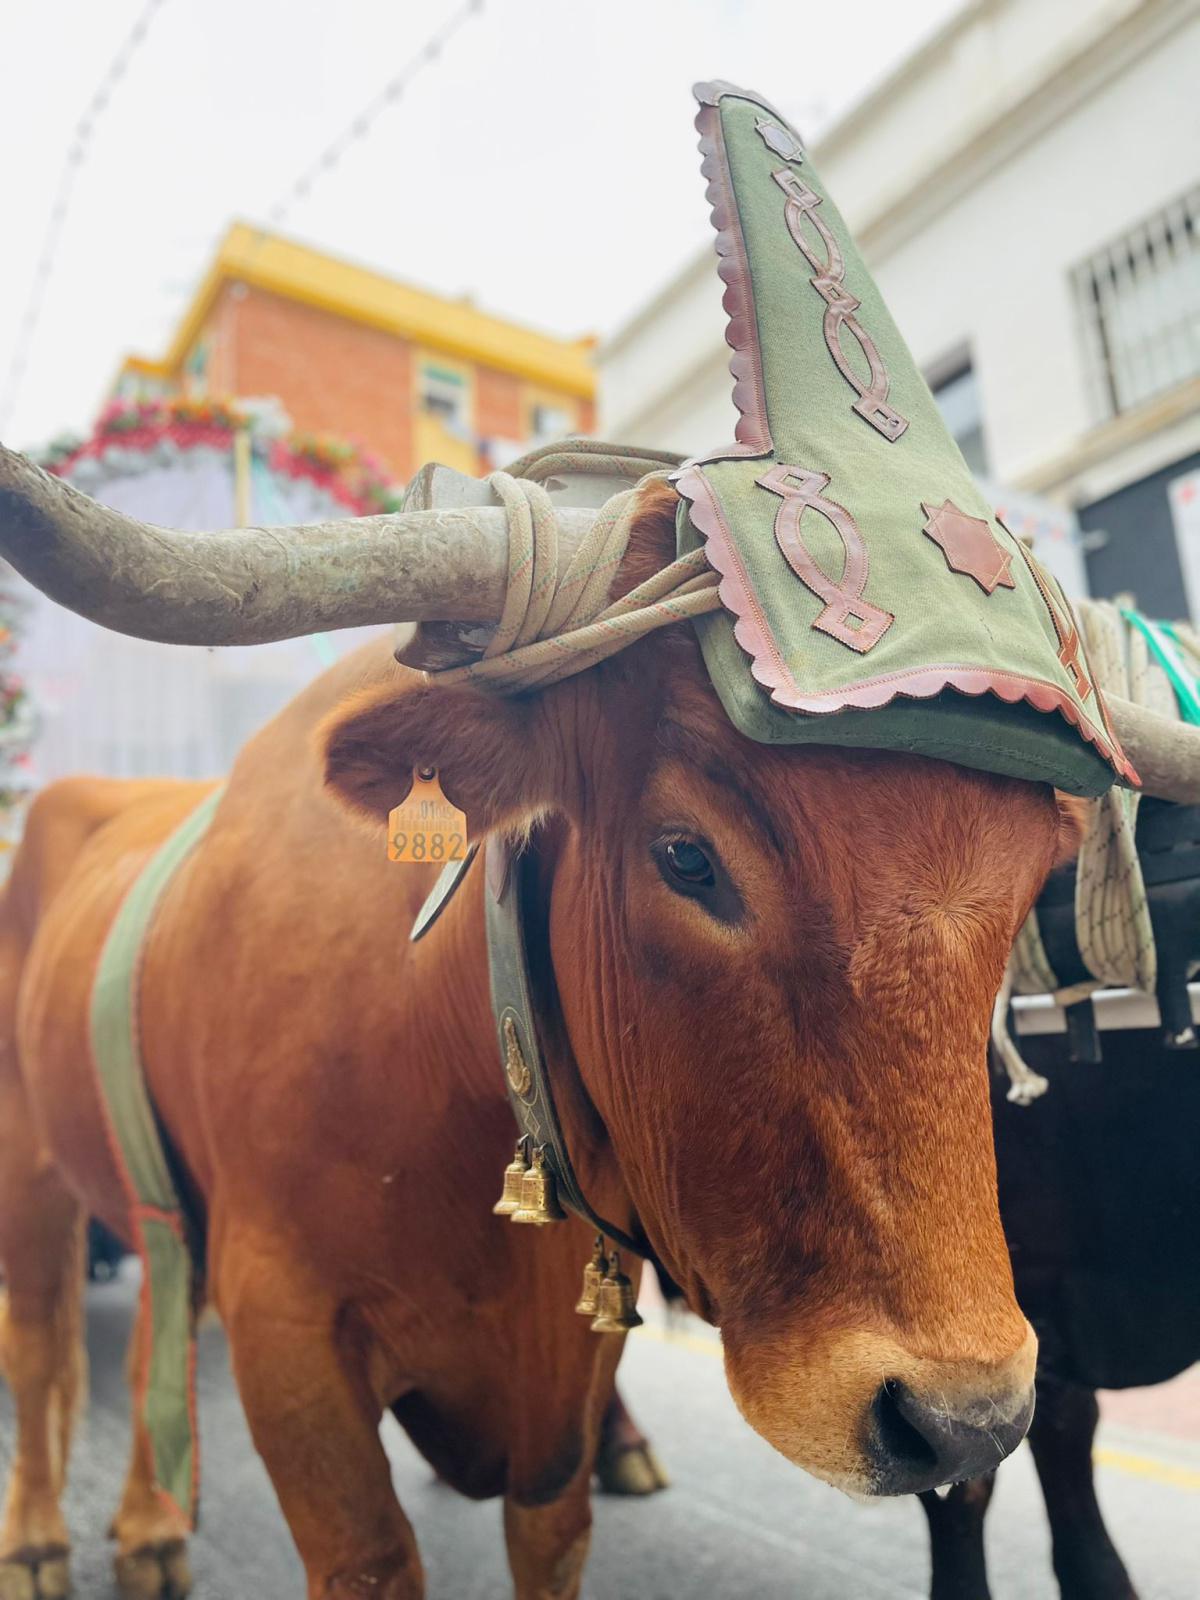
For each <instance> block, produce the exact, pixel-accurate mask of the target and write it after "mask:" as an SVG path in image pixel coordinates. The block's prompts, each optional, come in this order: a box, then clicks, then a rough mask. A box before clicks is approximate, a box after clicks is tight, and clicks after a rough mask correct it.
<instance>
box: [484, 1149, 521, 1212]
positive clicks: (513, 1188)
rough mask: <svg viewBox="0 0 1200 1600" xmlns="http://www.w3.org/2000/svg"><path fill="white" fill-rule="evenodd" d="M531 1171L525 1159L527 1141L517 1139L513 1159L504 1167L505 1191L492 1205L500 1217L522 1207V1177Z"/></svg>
mask: <svg viewBox="0 0 1200 1600" xmlns="http://www.w3.org/2000/svg"><path fill="white" fill-rule="evenodd" d="M528 1171H529V1163H528V1161H526V1159H525V1141H524V1139H518V1140H517V1148H516V1151H515V1153H514V1155H513V1158H512V1160H511V1161H510V1162H509V1163H508V1165H507V1166H506V1167H505V1169H504V1192H503V1193H502V1194H501V1196H500V1198H499V1200H497V1201H496V1204H495V1205H494V1206H493V1207H492V1211H493V1212H494V1214H495V1215H496V1216H498V1217H511V1216H512V1215H513V1213H514V1212H515V1211H519V1210H520V1209H521V1179H522V1178H523V1177H524V1176H525V1174H526V1173H527V1172H528Z"/></svg>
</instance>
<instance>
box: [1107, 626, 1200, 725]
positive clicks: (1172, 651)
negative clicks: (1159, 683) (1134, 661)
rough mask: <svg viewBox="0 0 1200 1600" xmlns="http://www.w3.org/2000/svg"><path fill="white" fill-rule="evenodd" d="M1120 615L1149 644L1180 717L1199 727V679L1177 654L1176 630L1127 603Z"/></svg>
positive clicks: (1178, 652) (1178, 645)
mask: <svg viewBox="0 0 1200 1600" xmlns="http://www.w3.org/2000/svg"><path fill="white" fill-rule="evenodd" d="M1121 615H1122V616H1123V617H1124V618H1125V621H1126V622H1128V623H1129V624H1130V626H1131V627H1134V628H1136V629H1137V630H1138V632H1139V633H1140V634H1141V635H1142V637H1143V639H1145V641H1146V643H1147V645H1148V646H1149V647H1150V654H1151V655H1152V656H1153V657H1154V659H1155V660H1156V661H1157V662H1158V664H1159V666H1160V667H1161V668H1162V669H1163V671H1164V672H1165V673H1166V675H1167V678H1168V680H1169V681H1170V684H1171V688H1172V689H1173V690H1174V691H1175V698H1176V700H1177V701H1178V702H1179V714H1180V716H1181V717H1182V718H1183V720H1184V721H1185V722H1191V723H1193V724H1195V725H1196V726H1197V727H1200V682H1198V681H1197V679H1196V676H1195V674H1194V673H1191V672H1189V671H1188V669H1187V667H1186V666H1185V665H1184V662H1183V657H1182V655H1181V654H1180V650H1181V648H1182V646H1181V642H1180V639H1179V635H1178V634H1177V633H1176V632H1175V629H1174V628H1173V627H1172V626H1171V624H1170V623H1169V622H1151V620H1150V618H1149V617H1144V616H1142V614H1141V612H1140V611H1134V610H1133V609H1132V608H1129V607H1126V606H1122V607H1121Z"/></svg>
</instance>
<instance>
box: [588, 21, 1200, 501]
mask: <svg viewBox="0 0 1200 1600" xmlns="http://www.w3.org/2000/svg"><path fill="white" fill-rule="evenodd" d="M1198 83H1200V8H1197V6H1196V5H1195V3H1194V0H1070V3H1067V0H983V3H976V4H973V5H969V6H967V7H966V8H965V9H964V11H963V12H962V13H960V14H959V16H958V17H957V18H956V19H952V21H951V22H950V23H949V24H948V25H947V27H946V28H945V29H943V30H942V33H941V34H940V35H939V36H938V37H936V38H935V39H934V40H933V41H931V43H930V44H929V45H928V46H927V47H926V48H925V49H924V50H923V51H921V52H919V53H918V55H917V56H915V57H914V58H913V59H912V60H911V61H910V62H908V63H907V64H906V65H905V66H903V67H902V68H901V69H900V70H899V72H898V73H897V74H895V75H894V77H893V78H892V79H891V80H889V81H888V82H886V83H884V84H883V85H881V87H880V88H879V89H878V90H877V91H876V92H875V93H874V94H873V95H872V96H871V97H870V98H869V99H868V100H867V101H865V102H864V103H863V104H862V105H861V106H860V107H858V108H857V109H856V110H855V111H853V112H851V113H850V115H849V116H848V117H847V118H846V119H845V120H844V121H843V122H842V123H841V124H839V126H838V127H836V128H834V129H833V130H832V131H831V132H830V134H829V135H828V136H827V138H826V139H825V140H824V141H823V142H822V143H821V144H819V145H818V146H817V147H816V148H815V149H814V160H815V161H816V164H817V166H818V167H819V169H820V171H821V175H822V177H823V179H824V180H825V182H826V183H827V184H828V186H829V188H830V190H831V192H832V193H833V194H834V196H835V198H836V199H837V202H838V205H839V207H840V208H841V210H842V211H843V213H844V214H845V216H846V218H847V221H848V223H849V225H850V227H851V228H852V229H853V230H854V232H855V234H856V237H857V238H858V240H859V243H860V245H861V246H862V248H863V250H864V253H865V254H866V256H867V259H868V261H869V263H870V265H871V267H872V270H873V271H874V273H875V275H876V278H877V280H878V282H879V285H880V288H881V290H882V291H883V294H884V296H885V297H886V299H887V301H888V304H889V306H890V307H891V310H892V312H893V314H894V315H895V317H896V320H897V322H898V323H899V325H900V327H901V329H902V330H903V332H904V333H905V335H906V337H907V338H908V340H909V343H910V345H911V347H912V349H913V353H914V355H915V356H916V359H917V361H918V363H919V364H920V365H921V366H922V367H923V368H925V369H926V370H928V369H929V368H930V367H931V366H933V365H935V364H936V363H937V362H939V361H940V360H942V359H943V358H944V357H945V356H947V354H949V353H951V352H954V351H956V350H958V349H961V348H964V347H965V348H967V349H969V350H970V353H971V357H972V360H973V362H974V365H975V368H976V372H977V374H978V377H979V381H980V384H981V389H982V399H983V411H984V422H985V429H986V436H987V447H988V453H989V457H990V465H991V475H992V476H993V477H994V478H996V479H999V480H1001V481H1005V482H1009V483H1012V484H1016V485H1021V484H1032V485H1034V486H1036V487H1038V488H1046V489H1050V490H1055V489H1058V490H1059V491H1060V492H1061V493H1062V495H1063V497H1064V498H1069V499H1074V500H1075V501H1076V502H1078V501H1079V500H1081V499H1082V498H1084V497H1083V496H1082V495H1081V494H1080V493H1079V492H1078V488H1079V486H1078V485H1074V486H1072V485H1069V484H1067V483H1066V482H1065V479H1066V477H1067V476H1068V475H1069V473H1068V469H1067V468H1064V469H1063V471H1062V473H1060V474H1059V476H1060V478H1061V479H1063V482H1062V483H1061V484H1056V483H1055V482H1054V481H1053V479H1054V469H1052V468H1051V466H1050V464H1051V463H1054V462H1055V461H1061V460H1063V459H1069V457H1070V454H1071V452H1072V451H1073V450H1075V449H1076V447H1077V446H1078V444H1079V442H1080V441H1081V440H1082V439H1083V438H1084V437H1085V436H1086V435H1087V434H1088V433H1089V431H1090V430H1091V429H1092V427H1093V425H1094V423H1095V422H1096V421H1097V420H1098V418H1097V415H1096V408H1095V400H1094V397H1093V396H1092V395H1091V394H1090V393H1089V388H1088V381H1087V374H1086V364H1085V359H1084V348H1083V340H1082V337H1081V333H1080V330H1079V328H1078V326H1077V322H1076V313H1075V307H1074V304H1073V299H1072V292H1071V284H1070V277H1069V274H1070V271H1071V269H1072V268H1073V267H1074V266H1076V265H1077V264H1078V263H1080V262H1081V261H1082V260H1084V259H1085V258H1086V257H1087V256H1089V255H1090V254H1091V253H1092V252H1093V251H1094V250H1096V249H1097V248H1100V247H1102V246H1103V245H1105V244H1106V243H1107V242H1108V241H1109V240H1110V239H1112V238H1114V237H1115V236H1117V235H1119V234H1121V233H1122V232H1123V231H1124V230H1125V229H1127V228H1129V227H1132V226H1134V225H1135V224H1136V223H1138V222H1139V221H1141V220H1142V218H1143V217H1145V216H1146V215H1147V214H1149V213H1152V212H1153V211H1155V210H1156V209H1158V208H1159V207H1161V206H1162V205H1164V204H1166V203H1168V202H1170V201H1172V200H1174V199H1176V198H1178V197H1179V196H1180V195H1181V194H1182V193H1183V192H1184V191H1185V190H1186V189H1187V187H1188V186H1189V185H1190V184H1192V183H1194V182H1195V181H1196V180H1197V178H1198V177H1200V95H1198V94H1197V84H1198ZM760 87H762V88H764V89H765V90H767V91H768V92H771V90H772V89H776V91H777V92H776V93H775V96H774V97H775V98H776V99H782V98H784V97H785V96H786V87H785V88H784V89H783V90H782V91H779V90H778V88H777V86H774V85H772V84H770V83H769V82H764V83H763V84H761V85H760ZM697 203H698V204H700V203H702V201H701V200H700V199H699V183H698V200H697ZM720 299H721V285H720V282H719V280H718V279H717V275H716V268H715V257H714V256H713V254H712V252H711V251H706V252H705V253H704V254H703V256H702V257H700V258H698V259H697V260H696V261H695V262H693V263H692V264H691V265H690V266H689V267H688V268H687V269H686V270H685V271H684V272H683V273H682V274H680V276H679V277H678V278H677V279H676V280H675V282H674V283H673V284H671V285H670V286H669V287H668V288H667V289H666V290H665V291H664V292H663V293H662V294H661V295H660V296H659V297H658V298H657V299H656V300H655V301H654V302H652V303H651V304H650V305H649V306H647V307H646V308H645V310H643V311H642V312H641V313H639V315H638V316H636V317H635V318H634V319H633V320H632V321H631V322H630V323H629V324H628V325H627V326H626V327H625V328H624V329H622V330H621V331H620V332H618V334H617V335H616V336H615V337H614V338H613V339H612V340H611V341H610V342H609V343H608V345H607V346H606V347H605V348H603V349H602V350H601V352H600V371H601V397H600V410H601V432H602V434H603V435H604V436H605V437H608V438H624V439H629V440H631V441H636V442H637V443H641V444H647V445H658V446H661V447H664V448H671V449H676V450H679V451H681V452H683V453H685V454H691V453H695V452H697V451H700V450H703V449H705V448H707V447H708V446H710V445H712V444H715V443H716V442H718V441H719V440H724V439H728V438H730V437H731V430H732V427H733V422H734V413H733V408H732V404H731V402H730V400H729V397H728V396H729V388H730V379H729V376H728V368H727V357H728V351H727V349H726V347H725V345H724V339H723V335H724V321H725V319H724V314H723V312H722V311H721V306H720ZM1197 447H1200V418H1192V419H1184V420H1183V422H1181V423H1180V422H1176V423H1174V424H1173V426H1172V428H1171V429H1170V430H1164V435H1163V440H1162V448H1161V450H1159V451H1158V452H1157V453H1156V451H1155V449H1154V448H1153V445H1151V446H1150V447H1149V448H1148V446H1147V441H1146V440H1145V439H1139V440H1137V441H1135V442H1134V443H1132V444H1130V445H1129V446H1128V448H1127V450H1125V452H1124V454H1121V453H1120V452H1118V453H1117V454H1116V455H1114V456H1113V457H1111V458H1109V459H1108V460H1106V461H1105V462H1104V463H1102V465H1101V467H1100V468H1099V470H1098V475H1096V474H1094V475H1093V476H1094V477H1095V479H1096V483H1097V484H1098V485H1099V486H1098V487H1096V486H1093V488H1092V493H1093V494H1099V493H1102V492H1107V491H1108V489H1109V488H1111V487H1116V486H1117V484H1118V483H1119V482H1120V481H1121V475H1122V472H1125V474H1126V476H1125V481H1129V479H1131V478H1133V477H1136V476H1140V475H1141V474H1142V473H1143V472H1145V471H1147V470H1150V468H1151V467H1153V466H1159V465H1162V464H1163V463H1164V462H1165V461H1167V460H1169V459H1173V458H1174V457H1178V456H1180V455H1182V454H1184V453H1186V452H1187V451H1188V450H1189V449H1195V448H1197ZM1172 453H1173V454H1172ZM1156 454H1157V458H1156ZM1072 489H1074V491H1075V492H1072Z"/></svg>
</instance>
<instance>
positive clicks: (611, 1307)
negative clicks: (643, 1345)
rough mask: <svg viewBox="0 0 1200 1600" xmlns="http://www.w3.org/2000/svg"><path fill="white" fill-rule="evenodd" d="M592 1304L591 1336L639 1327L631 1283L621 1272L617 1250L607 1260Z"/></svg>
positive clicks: (639, 1318) (624, 1331)
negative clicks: (593, 1317) (605, 1269)
mask: <svg viewBox="0 0 1200 1600" xmlns="http://www.w3.org/2000/svg"><path fill="white" fill-rule="evenodd" d="M596 1302H597V1303H596V1320H595V1321H594V1322H593V1323H592V1332H593V1333H628V1332H629V1330H630V1329H631V1328H640V1327H641V1325H642V1319H641V1317H639V1316H638V1309H637V1299H636V1296H635V1295H634V1292H633V1284H632V1283H631V1282H630V1281H629V1279H628V1278H627V1277H626V1276H625V1274H624V1273H623V1272H622V1271H621V1254H620V1251H619V1250H614V1251H613V1253H612V1255H611V1256H610V1257H609V1261H608V1271H607V1272H606V1273H605V1274H604V1277H603V1279H602V1280H601V1283H600V1290H599V1293H598V1294H597V1296H596Z"/></svg>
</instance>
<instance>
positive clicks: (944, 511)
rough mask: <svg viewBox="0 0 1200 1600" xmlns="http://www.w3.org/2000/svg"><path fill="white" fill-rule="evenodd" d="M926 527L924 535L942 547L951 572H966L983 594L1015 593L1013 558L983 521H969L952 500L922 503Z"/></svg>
mask: <svg viewBox="0 0 1200 1600" xmlns="http://www.w3.org/2000/svg"><path fill="white" fill-rule="evenodd" d="M921 510H922V511H923V512H924V513H925V519H926V520H925V526H924V527H923V528H922V529H921V532H922V533H924V534H926V535H928V537H929V538H930V539H932V540H933V542H934V544H936V545H940V546H941V549H942V554H943V555H944V556H945V557H946V565H947V566H948V567H949V568H950V570H951V571H952V572H965V573H966V575H967V576H968V577H969V578H974V579H975V582H976V583H977V584H978V585H979V587H980V588H981V589H982V590H983V592H984V594H991V592H992V590H993V589H995V588H998V587H999V588H1002V589H1015V588H1016V587H1017V585H1016V582H1015V580H1014V578H1013V575H1012V571H1011V568H1012V555H1011V553H1010V552H1009V551H1007V550H1006V549H1005V548H1004V546H1003V545H1002V544H1001V543H1000V541H999V539H997V538H996V535H995V534H994V533H993V532H992V530H991V527H990V526H989V524H988V523H986V522H985V521H984V519H983V518H982V517H969V516H968V515H967V513H966V512H965V511H960V510H959V509H958V507H957V506H956V505H955V504H954V502H953V500H943V501H942V503H941V505H940V506H931V505H929V504H927V503H926V501H924V500H922V502H921Z"/></svg>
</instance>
